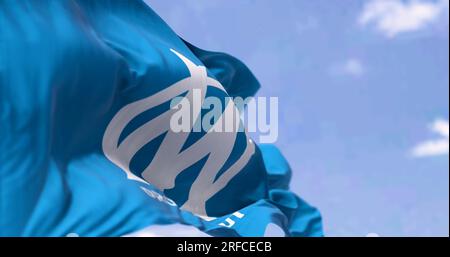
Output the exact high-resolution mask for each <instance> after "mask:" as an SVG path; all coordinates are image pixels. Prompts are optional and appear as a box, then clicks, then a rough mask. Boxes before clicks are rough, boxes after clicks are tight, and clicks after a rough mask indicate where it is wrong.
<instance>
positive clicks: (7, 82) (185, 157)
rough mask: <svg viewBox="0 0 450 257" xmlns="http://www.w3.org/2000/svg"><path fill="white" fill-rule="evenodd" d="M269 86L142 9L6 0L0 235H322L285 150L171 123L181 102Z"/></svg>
mask: <svg viewBox="0 0 450 257" xmlns="http://www.w3.org/2000/svg"><path fill="white" fill-rule="evenodd" d="M194 26H195V25H194ZM258 88H259V83H258V81H257V80H256V78H255V77H254V75H253V74H252V73H251V72H250V70H249V69H248V68H247V67H246V66H245V65H244V64H243V63H242V62H241V61H239V60H238V59H236V58H234V57H232V56H230V55H227V54H224V53H216V52H210V51H205V50H202V49H200V48H197V47H195V46H193V45H191V44H190V43H188V42H186V41H184V40H182V39H180V38H179V37H178V35H177V34H176V33H175V32H173V31H172V30H171V29H170V27H169V26H168V25H167V24H166V23H165V22H164V21H163V20H162V19H161V18H160V17H159V16H158V15H157V14H156V13H155V12H154V11H153V10H152V9H151V8H150V7H148V6H147V5H146V4H145V3H144V2H142V1H120V0H100V1H88V0H76V1H33V0H24V1H14V0H5V1H1V2H0V137H1V138H2V140H1V141H0V236H65V235H68V234H76V235H79V236H124V235H133V233H135V232H136V231H140V230H143V229H145V228H149V229H150V231H152V230H151V227H152V226H153V227H155V226H161V227H164V226H166V227H167V228H170V227H171V225H176V224H180V225H186V226H189V227H192V228H196V229H198V231H201V232H202V233H205V234H208V235H212V236H322V233H323V232H322V227H321V217H320V214H319V212H318V210H317V209H316V208H314V207H312V206H310V205H309V204H307V203H306V202H305V201H303V200H302V199H301V198H299V197H298V196H297V195H295V194H294V193H293V192H291V191H290V190H289V182H290V178H291V170H290V168H289V165H288V163H287V161H286V160H285V159H284V158H283V156H282V155H281V153H280V152H279V150H278V149H277V148H276V147H274V146H273V145H256V144H255V143H254V142H253V141H252V140H250V138H249V137H248V136H247V134H246V132H245V131H239V132H235V133H210V132H209V131H203V132H193V131H188V132H182V133H174V132H173V131H171V130H170V128H169V118H170V115H171V114H173V113H171V105H170V102H171V100H172V99H173V98H175V97H179V96H181V97H184V98H185V99H191V98H193V91H194V89H198V90H200V91H201V92H202V99H203V98H204V97H208V96H215V97H217V98H220V99H224V98H225V97H228V96H233V97H236V96H241V97H244V98H245V97H248V96H252V95H254V94H255V93H256V91H257V90H258ZM228 107H229V105H227V104H225V108H224V110H223V112H226V111H227V110H228ZM230 108H234V107H233V106H232V105H230ZM204 115H205V114H204V113H203V112H199V113H197V116H196V117H197V118H198V119H201V118H202V117H203V116H204ZM225 134H226V135H225ZM154 231H160V230H154ZM169 232H170V230H169ZM154 234H155V235H161V234H160V233H158V232H155V233H154ZM169 234H170V233H169ZM165 235H166V234H165Z"/></svg>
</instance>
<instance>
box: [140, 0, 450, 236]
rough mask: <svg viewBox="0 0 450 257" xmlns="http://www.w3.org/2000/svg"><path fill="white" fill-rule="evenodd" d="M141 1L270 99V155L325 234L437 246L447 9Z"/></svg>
mask: <svg viewBox="0 0 450 257" xmlns="http://www.w3.org/2000/svg"><path fill="white" fill-rule="evenodd" d="M147 2H148V3H149V5H150V6H151V7H152V8H153V9H154V10H155V11H156V12H157V13H158V14H159V15H160V16H161V17H162V18H163V19H164V20H165V21H166V22H167V23H168V24H169V25H170V26H171V27H172V28H173V29H174V30H175V31H176V32H177V33H179V35H181V36H182V37H183V38H185V39H186V40H188V41H190V42H191V43H193V44H195V45H197V46H199V47H201V48H204V49H208V50H216V51H224V52H227V53H230V54H232V55H234V56H236V57H238V58H240V59H241V60H243V61H244V62H245V63H246V64H247V65H248V66H249V67H250V69H251V70H252V71H253V72H254V74H255V75H256V77H257V78H258V79H259V81H260V82H261V84H262V89H261V91H260V92H259V95H261V96H278V97H279V105H280V107H279V112H280V114H279V115H280V124H279V127H280V129H279V130H280V131H279V138H278V141H277V143H276V144H277V145H278V146H279V147H280V148H281V150H282V151H283V153H284V154H285V156H286V158H287V159H288V160H289V162H290V164H291V166H292V169H293V171H294V176H293V181H292V190H294V191H295V192H297V193H298V194H299V195H301V196H302V197H303V198H305V199H306V200H307V201H308V202H310V203H311V204H313V205H315V206H317V207H318V208H319V209H320V210H321V212H322V215H323V219H324V226H325V233H326V234H327V235H329V236H365V235H367V234H368V233H376V234H379V235H380V236H432V235H436V236H448V235H449V156H448V145H449V143H448V142H449V141H448V140H449V139H448V133H449V128H448V119H449V118H448V117H449V111H448V110H449V73H448V69H449V57H448V56H449V32H448V31H449V11H448V10H449V4H448V0H434V1H433V0H416V1H401V0H391V1H383V0H379V1H373V0H367V1H358V0H344V1H337V0H334V1H333V0H314V1H308V0H302V1H300V0H280V1H273V0H233V1H230V0H172V1H165V0H147Z"/></svg>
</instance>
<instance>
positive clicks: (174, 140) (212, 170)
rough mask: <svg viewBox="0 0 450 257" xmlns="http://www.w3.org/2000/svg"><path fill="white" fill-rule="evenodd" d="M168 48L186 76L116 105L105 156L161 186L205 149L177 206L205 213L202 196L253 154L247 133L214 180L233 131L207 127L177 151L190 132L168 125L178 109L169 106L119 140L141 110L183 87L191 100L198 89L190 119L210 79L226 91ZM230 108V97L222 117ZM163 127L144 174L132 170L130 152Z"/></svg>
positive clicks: (165, 186)
mask: <svg viewBox="0 0 450 257" xmlns="http://www.w3.org/2000/svg"><path fill="white" fill-rule="evenodd" d="M171 51H172V52H173V53H174V54H176V55H177V56H178V57H179V58H180V59H181V61H183V63H184V64H185V65H186V67H187V68H188V70H189V73H190V76H189V77H187V78H184V79H182V80H180V81H178V82H176V83H174V84H173V85H171V86H169V87H168V88H166V89H164V90H162V91H160V92H158V93H156V94H154V95H151V96H149V97H147V98H144V99H141V100H138V101H136V102H133V103H130V104H128V105H126V106H124V107H123V108H122V109H120V110H119V111H118V112H117V114H116V115H115V116H114V118H113V119H112V120H111V122H110V123H109V125H108V127H107V128H106V131H105V134H104V136H103V143H102V148H103V152H104V153H105V155H106V157H107V158H108V159H109V160H111V161H112V162H113V163H115V164H116V165H117V166H119V167H120V168H121V169H123V170H124V171H125V172H126V174H127V177H128V178H129V179H134V180H138V181H141V182H144V183H146V182H148V183H150V184H152V185H154V186H156V187H158V188H159V189H160V190H165V189H171V188H173V187H174V186H175V179H176V177H177V176H178V175H179V174H180V173H181V172H182V171H183V170H185V169H186V168H188V167H190V166H191V165H193V164H195V163H196V162H198V161H199V160H201V159H203V158H204V157H205V156H207V155H208V154H209V156H208V159H207V161H206V163H205V164H204V166H203V168H202V169H201V171H200V173H199V175H198V177H197V178H196V179H195V181H194V182H193V184H192V186H191V188H190V191H189V196H188V200H187V201H186V203H184V204H183V206H181V208H182V209H184V210H188V211H191V212H193V213H196V214H198V215H203V216H206V215H207V213H206V207H205V203H206V201H207V200H208V199H210V198H211V197H212V196H214V195H215V194H216V193H217V192H219V191H220V190H222V189H223V188H224V187H225V186H226V185H227V184H228V182H229V181H230V180H231V179H232V178H233V177H234V176H236V175H237V174H238V173H239V171H241V170H242V169H243V167H244V166H245V165H246V164H247V163H248V161H249V159H250V157H251V156H252V155H253V153H254V151H255V146H254V144H253V142H252V141H251V140H250V139H248V136H247V143H246V148H245V150H244V152H243V154H242V155H241V156H240V157H239V158H238V159H237V161H236V162H234V163H233V164H232V165H231V166H230V167H229V168H228V169H227V170H226V171H225V172H223V173H222V174H221V176H220V177H219V178H218V179H217V180H216V181H214V180H215V177H216V175H217V173H218V172H219V171H220V170H221V168H222V167H223V166H224V164H225V162H226V161H227V160H228V158H229V156H230V154H231V151H232V150H233V146H234V144H235V141H236V136H237V131H234V132H227V133H220V132H215V130H214V129H211V130H210V131H208V133H206V134H205V135H204V136H203V137H202V138H201V139H199V140H198V141H197V142H195V143H194V144H192V145H191V146H189V147H188V148H186V149H184V150H183V151H181V150H182V147H183V145H184V143H185V142H186V140H187V138H188V136H189V134H190V132H174V131H172V130H171V129H170V120H171V117H172V115H173V114H174V113H175V112H176V110H174V109H169V110H168V111H166V112H164V113H163V114H161V115H159V116H158V117H156V118H154V119H152V120H150V121H148V122H146V123H145V124H143V125H142V126H141V127H139V128H137V129H136V130H135V131H133V132H132V133H130V134H129V135H128V136H127V137H126V138H125V139H124V140H123V141H122V142H121V143H120V144H119V137H120V135H121V133H122V131H123V130H124V129H125V127H126V126H127V124H128V123H129V122H130V121H131V120H133V119H134V118H135V117H136V116H138V115H139V114H141V113H143V112H145V111H147V110H149V109H152V108H154V107H156V106H158V105H160V104H162V103H165V102H167V101H169V100H171V99H173V98H175V97H177V96H179V95H180V94H183V93H185V92H187V94H186V96H185V98H186V99H187V100H189V101H191V102H194V103H195V101H193V97H194V94H193V92H194V89H196V91H197V92H198V91H200V92H201V97H200V100H201V101H200V103H198V104H197V108H196V107H195V106H194V107H193V120H195V119H196V118H198V117H199V116H200V115H201V108H199V107H198V106H200V107H201V105H202V103H203V101H204V99H205V94H206V88H207V86H208V85H209V86H213V87H216V88H219V89H221V90H223V91H225V90H224V89H223V87H222V85H221V84H220V83H219V82H218V81H217V80H215V79H213V78H210V77H208V76H207V73H206V68H205V67H203V66H197V65H195V64H194V63H193V62H191V61H190V60H189V59H187V58H186V57H185V56H183V55H182V54H180V53H178V52H177V51H175V50H173V49H171ZM195 100H196V99H195ZM197 102H198V101H197ZM231 112H233V113H236V112H237V110H236V108H235V106H234V103H233V102H232V101H230V102H229V103H228V104H227V106H226V107H225V110H224V113H223V115H222V117H224V116H227V113H228V114H229V113H231ZM221 119H222V118H221ZM216 124H222V121H221V120H219V121H217V122H216ZM191 126H192V124H191ZM213 127H214V126H213ZM164 133H166V135H165V137H164V140H163V141H162V143H161V145H160V147H159V149H158V150H157V152H156V154H155V156H154V158H153V160H152V161H151V162H150V164H149V165H148V166H147V167H146V168H145V169H144V171H143V172H142V173H141V176H142V178H143V179H142V178H140V177H138V176H136V175H135V174H133V173H132V172H131V171H130V167H129V166H130V162H131V159H132V158H133V156H134V155H135V154H136V153H137V152H138V151H139V150H140V149H141V148H142V147H143V146H145V145H146V144H148V143H149V142H150V141H152V140H153V139H155V138H156V137H158V136H160V135H162V134H164Z"/></svg>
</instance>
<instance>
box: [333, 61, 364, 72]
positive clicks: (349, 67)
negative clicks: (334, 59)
mask: <svg viewBox="0 0 450 257" xmlns="http://www.w3.org/2000/svg"><path fill="white" fill-rule="evenodd" d="M364 72H365V69H364V65H363V63H362V62H361V60H359V59H358V58H349V59H347V60H345V61H344V62H342V63H340V64H337V65H334V66H333V67H332V68H331V73H332V74H337V75H348V76H352V77H360V76H362V75H363V74H364Z"/></svg>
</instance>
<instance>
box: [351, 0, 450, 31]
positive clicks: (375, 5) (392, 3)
mask: <svg viewBox="0 0 450 257" xmlns="http://www.w3.org/2000/svg"><path fill="white" fill-rule="evenodd" d="M448 9H449V0H434V1H430V0H428V1H423V0H409V1H402V0H371V1H370V2H368V3H367V4H366V5H365V6H364V9H363V11H362V13H361V15H360V16H359V20H358V22H359V24H360V25H362V26H366V25H368V24H373V25H374V26H375V27H376V29H377V30H378V31H380V32H382V33H383V34H384V35H385V36H387V37H389V38H392V37H395V36H396V35H398V34H400V33H402V32H412V31H417V30H420V29H423V28H425V27H427V26H428V25H430V24H432V23H435V22H436V21H438V20H439V19H440V18H441V17H442V16H443V14H446V16H447V17H448ZM447 19H448V18H447Z"/></svg>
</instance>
